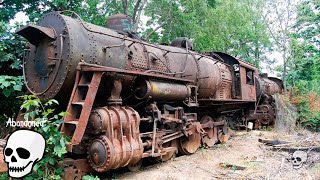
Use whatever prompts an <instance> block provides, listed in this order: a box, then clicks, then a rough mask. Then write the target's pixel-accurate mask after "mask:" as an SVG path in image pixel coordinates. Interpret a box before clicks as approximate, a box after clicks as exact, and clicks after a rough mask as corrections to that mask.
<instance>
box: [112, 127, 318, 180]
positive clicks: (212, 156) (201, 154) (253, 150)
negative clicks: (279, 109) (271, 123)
mask: <svg viewBox="0 0 320 180" xmlns="http://www.w3.org/2000/svg"><path fill="white" fill-rule="evenodd" d="M305 137H306V136H304V135H303V134H296V135H290V136H284V135H279V134H277V133H274V132H267V131H252V132H250V133H247V132H236V133H235V134H234V136H233V137H232V138H231V139H230V140H229V141H228V142H227V143H226V144H219V145H217V146H216V147H214V148H211V149H204V148H202V149H199V150H198V151H197V152H196V153H195V154H193V155H190V156H180V157H176V158H174V159H173V160H171V161H168V162H164V163H158V164H154V165H149V166H145V167H143V168H142V169H141V170H139V171H138V172H119V171H116V172H113V173H112V174H113V175H112V177H113V178H116V179H152V180H153V179H159V180H160V179H161V180H163V179H178V180H180V179H181V180H182V179H297V180H298V179H299V180H300V179H320V153H315V152H310V153H309V154H308V155H309V159H308V161H307V163H306V164H304V165H303V167H301V168H299V169H293V165H292V162H291V161H290V159H291V154H289V153H287V152H283V151H278V152H277V151H273V150H270V149H268V146H266V145H263V144H262V143H260V142H258V139H259V138H269V139H274V138H279V139H281V140H288V141H296V140H299V139H303V138H305ZM316 138H319V139H318V140H319V141H320V136H318V137H316ZM226 164H231V165H236V166H241V167H245V169H244V170H237V168H236V166H231V167H229V168H228V167H226Z"/></svg>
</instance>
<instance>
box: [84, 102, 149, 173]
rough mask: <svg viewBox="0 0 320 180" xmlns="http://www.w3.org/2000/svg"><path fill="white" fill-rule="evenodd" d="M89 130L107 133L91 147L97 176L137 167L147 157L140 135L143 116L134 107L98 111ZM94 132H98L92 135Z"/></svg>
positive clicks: (89, 156) (94, 113)
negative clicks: (98, 173)
mask: <svg viewBox="0 0 320 180" xmlns="http://www.w3.org/2000/svg"><path fill="white" fill-rule="evenodd" d="M89 123H90V124H89V128H90V129H92V130H96V131H98V130H100V131H101V132H104V135H101V136H100V137H99V138H98V139H94V140H93V141H92V142H91V143H90V145H89V147H88V152H87V154H88V161H89V163H90V164H91V166H92V167H93V169H94V170H96V171H97V172H105V171H107V170H109V169H116V168H119V167H124V166H127V165H129V164H136V163H138V162H139V161H140V159H141V157H142V153H143V146H142V140H141V138H140V135H139V124H140V117H139V114H138V113H137V112H136V111H135V110H134V109H132V108H131V107H121V106H110V107H102V108H98V109H95V110H94V111H93V112H92V114H91V116H90V121H89ZM92 132H94V131H92Z"/></svg>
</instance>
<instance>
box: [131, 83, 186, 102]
mask: <svg viewBox="0 0 320 180" xmlns="http://www.w3.org/2000/svg"><path fill="white" fill-rule="evenodd" d="M135 97H136V98H137V99H146V98H148V99H152V100H158V101H172V100H175V101H177V100H185V99H186V98H188V97H190V91H189V89H188V87H187V86H186V85H184V84H177V83H170V82H161V81H153V80H142V81H140V82H137V85H136V91H135Z"/></svg>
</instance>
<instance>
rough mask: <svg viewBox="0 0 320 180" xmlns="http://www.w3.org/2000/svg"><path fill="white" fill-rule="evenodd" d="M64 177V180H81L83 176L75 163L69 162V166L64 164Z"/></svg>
mask: <svg viewBox="0 0 320 180" xmlns="http://www.w3.org/2000/svg"><path fill="white" fill-rule="evenodd" d="M62 177H63V179H64V180H69V179H74V180H81V177H82V174H81V171H80V170H79V169H78V168H77V165H76V164H75V163H71V162H68V163H67V164H63V174H62Z"/></svg>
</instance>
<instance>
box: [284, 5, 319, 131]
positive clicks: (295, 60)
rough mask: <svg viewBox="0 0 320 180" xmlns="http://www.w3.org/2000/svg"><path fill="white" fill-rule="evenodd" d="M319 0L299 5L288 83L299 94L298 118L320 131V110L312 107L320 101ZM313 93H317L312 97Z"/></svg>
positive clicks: (309, 126)
mask: <svg viewBox="0 0 320 180" xmlns="http://www.w3.org/2000/svg"><path fill="white" fill-rule="evenodd" d="M319 4H320V1H319V0H308V1H302V2H301V3H300V5H299V8H298V17H297V22H296V24H295V26H294V27H295V32H294V33H293V34H292V38H291V46H290V49H291V52H292V56H291V58H290V59H289V61H288V75H287V82H288V83H289V84H290V85H291V87H293V88H294V90H295V91H294V93H295V95H296V96H298V97H299V100H298V103H297V105H298V109H299V120H300V123H301V124H302V125H303V126H306V127H308V128H309V129H312V130H316V131H320V129H319V128H320V109H317V107H310V104H313V103H317V102H318V103H319V104H320V102H319V101H320V99H319V98H318V99H315V97H318V96H319V95H320V89H319V86H320V51H319V44H320V39H319V36H320V25H319V23H318V22H319V20H320V16H319V13H318V12H319V11H320V5H319ZM310 94H315V96H312V97H311V98H310Z"/></svg>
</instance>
